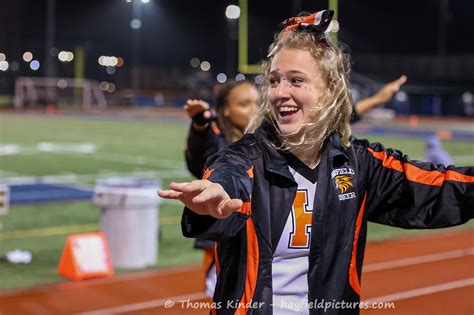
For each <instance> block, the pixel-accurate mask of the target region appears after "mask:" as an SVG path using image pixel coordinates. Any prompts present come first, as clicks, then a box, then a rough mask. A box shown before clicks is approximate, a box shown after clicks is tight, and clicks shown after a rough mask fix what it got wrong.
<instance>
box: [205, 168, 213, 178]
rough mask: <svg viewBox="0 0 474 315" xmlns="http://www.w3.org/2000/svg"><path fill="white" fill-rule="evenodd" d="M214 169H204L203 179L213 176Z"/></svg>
mask: <svg viewBox="0 0 474 315" xmlns="http://www.w3.org/2000/svg"><path fill="white" fill-rule="evenodd" d="M213 171H214V170H211V169H210V168H206V169H205V170H204V174H203V175H202V179H208V178H209V177H210V176H211V174H212V172H213Z"/></svg>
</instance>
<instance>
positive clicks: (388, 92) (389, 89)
mask: <svg viewBox="0 0 474 315" xmlns="http://www.w3.org/2000/svg"><path fill="white" fill-rule="evenodd" d="M406 81H407V76H406V75H402V76H401V77H400V78H398V79H397V80H395V81H392V82H389V83H387V84H385V85H384V86H383V87H382V88H381V89H380V90H379V91H378V92H377V94H376V97H377V98H378V100H379V102H380V103H386V102H388V101H390V100H391V99H392V97H393V95H394V94H395V93H397V92H398V91H399V90H400V87H401V86H402V85H403V84H404V83H405V82H406Z"/></svg>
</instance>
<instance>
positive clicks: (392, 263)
mask: <svg viewBox="0 0 474 315" xmlns="http://www.w3.org/2000/svg"><path fill="white" fill-rule="evenodd" d="M470 255H474V247H470V248H466V249H457V250H452V251H448V252H441V253H436V254H430V255H425V256H416V257H410V258H403V259H397V260H389V261H384V262H380V263H373V264H369V265H366V266H363V267H362V272H373V271H380V270H387V269H392V268H399V267H406V266H412V265H418V264H424V263H428V262H435V261H441V260H446V259H452V258H459V257H465V256H470Z"/></svg>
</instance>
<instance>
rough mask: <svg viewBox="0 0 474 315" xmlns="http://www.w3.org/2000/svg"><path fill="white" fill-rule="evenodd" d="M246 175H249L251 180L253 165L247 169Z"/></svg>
mask: <svg viewBox="0 0 474 315" xmlns="http://www.w3.org/2000/svg"><path fill="white" fill-rule="evenodd" d="M247 174H249V177H250V178H253V165H252V167H251V168H249V169H248V170H247Z"/></svg>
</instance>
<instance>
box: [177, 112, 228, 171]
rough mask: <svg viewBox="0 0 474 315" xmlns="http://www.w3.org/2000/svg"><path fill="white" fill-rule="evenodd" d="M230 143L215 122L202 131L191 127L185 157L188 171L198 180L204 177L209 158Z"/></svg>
mask: <svg viewBox="0 0 474 315" xmlns="http://www.w3.org/2000/svg"><path fill="white" fill-rule="evenodd" d="M228 145H229V142H228V141H227V140H226V139H225V137H224V135H223V134H222V132H221V131H220V130H219V127H218V126H217V124H216V122H215V121H212V122H211V123H210V124H209V125H208V127H207V128H206V129H204V130H202V131H196V130H195V129H194V128H193V126H192V125H191V126H190V127H189V132H188V138H187V141H186V149H185V150H184V156H185V158H186V165H187V167H188V170H189V171H190V172H191V174H193V175H194V176H195V177H197V178H201V177H202V172H203V171H204V166H205V165H206V160H207V158H208V157H210V156H211V155H213V154H214V153H216V152H218V151H220V150H222V149H223V148H225V147H227V146H228Z"/></svg>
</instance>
